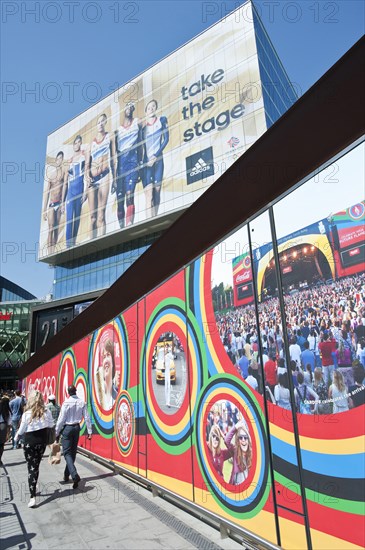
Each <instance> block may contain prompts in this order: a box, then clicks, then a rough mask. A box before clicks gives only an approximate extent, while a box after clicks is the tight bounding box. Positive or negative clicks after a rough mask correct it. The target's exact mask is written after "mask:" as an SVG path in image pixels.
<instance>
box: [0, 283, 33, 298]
mask: <svg viewBox="0 0 365 550" xmlns="http://www.w3.org/2000/svg"><path fill="white" fill-rule="evenodd" d="M34 299H36V296H34V294H31V293H30V292H28V291H27V290H25V289H24V288H22V287H21V286H19V285H16V284H15V283H13V282H12V281H9V279H5V277H0V302H15V301H21V300H34Z"/></svg>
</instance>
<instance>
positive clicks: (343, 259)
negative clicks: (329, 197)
mask: <svg viewBox="0 0 365 550" xmlns="http://www.w3.org/2000/svg"><path fill="white" fill-rule="evenodd" d="M364 222H365V202H364V201H361V202H359V203H357V204H354V205H352V206H350V207H349V208H347V209H346V210H342V211H341V212H336V214H334V215H333V216H332V217H331V218H330V223H331V233H332V240H333V243H334V247H335V250H336V256H337V255H338V258H339V261H337V264H336V265H337V271H338V275H339V276H344V275H351V274H353V273H357V272H361V271H363V269H364V263H365V223H364Z"/></svg>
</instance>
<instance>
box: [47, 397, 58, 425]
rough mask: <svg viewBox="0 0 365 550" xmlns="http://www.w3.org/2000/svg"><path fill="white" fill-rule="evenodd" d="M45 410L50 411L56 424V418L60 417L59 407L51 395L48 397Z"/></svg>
mask: <svg viewBox="0 0 365 550" xmlns="http://www.w3.org/2000/svg"><path fill="white" fill-rule="evenodd" d="M47 409H48V410H49V411H50V413H51V415H52V418H53V420H54V423H55V424H56V423H57V420H58V417H59V416H60V411H61V407H60V406H59V405H57V403H56V397H55V396H54V395H53V394H51V395H49V396H48V403H47Z"/></svg>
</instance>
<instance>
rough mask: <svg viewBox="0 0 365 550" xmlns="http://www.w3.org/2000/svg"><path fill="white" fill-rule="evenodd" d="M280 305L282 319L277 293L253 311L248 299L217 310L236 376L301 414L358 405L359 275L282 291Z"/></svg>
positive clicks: (362, 356) (363, 287)
mask: <svg viewBox="0 0 365 550" xmlns="http://www.w3.org/2000/svg"><path fill="white" fill-rule="evenodd" d="M284 303H285V321H283V319H282V315H281V310H280V304H279V299H278V297H270V298H269V299H267V300H265V301H262V302H261V303H258V308H257V312H256V308H255V305H254V304H250V305H246V306H242V307H237V308H233V309H231V310H229V311H226V312H225V313H217V314H216V322H217V326H218V330H219V334H220V337H221V340H222V343H223V345H224V347H225V349H226V352H227V354H228V356H229V358H230V359H231V361H232V363H233V364H234V365H235V367H236V369H237V371H238V373H239V375H240V376H242V377H243V378H244V379H245V380H246V382H247V383H248V384H249V385H250V386H251V387H252V388H253V389H255V390H257V391H259V392H261V393H265V394H266V396H267V398H268V399H269V400H270V401H271V402H272V403H274V404H277V405H279V406H281V407H284V408H288V409H289V408H292V405H293V406H294V408H295V409H296V411H297V412H301V413H303V414H314V413H318V414H328V413H331V412H333V413H338V412H343V411H345V410H348V409H349V408H352V407H356V406H359V405H361V404H363V403H364V402H365V387H364V384H363V381H364V376H365V273H361V274H357V275H353V276H349V277H345V278H342V279H339V280H334V281H332V282H329V283H325V282H322V283H320V284H316V285H313V286H312V287H309V288H305V289H301V290H298V292H296V293H290V294H286V295H285V296H284ZM257 317H258V323H257ZM284 327H285V329H286V330H285V334H284V330H283V328H284ZM285 341H287V344H288V350H287V351H286V349H285ZM288 362H289V368H287V364H288ZM261 365H262V368H261ZM289 376H291V379H292V382H293V384H292V385H291V384H290V383H289ZM290 386H292V388H293V390H294V393H293V396H292V398H291V397H290Z"/></svg>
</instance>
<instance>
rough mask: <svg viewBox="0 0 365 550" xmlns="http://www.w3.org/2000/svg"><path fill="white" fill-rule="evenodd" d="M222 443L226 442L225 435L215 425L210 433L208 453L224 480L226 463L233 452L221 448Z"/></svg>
mask: <svg viewBox="0 0 365 550" xmlns="http://www.w3.org/2000/svg"><path fill="white" fill-rule="evenodd" d="M222 441H224V435H223V434H222V432H221V430H220V429H219V427H218V426H217V424H213V426H212V427H211V429H210V432H209V439H208V453H209V456H210V458H211V461H212V464H213V466H214V469H215V470H216V472H217V473H218V475H219V476H220V477H221V478H222V479H224V478H223V466H224V462H225V461H226V460H228V459H229V458H231V456H232V454H233V453H232V451H231V450H228V449H222V448H221V443H222Z"/></svg>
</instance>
